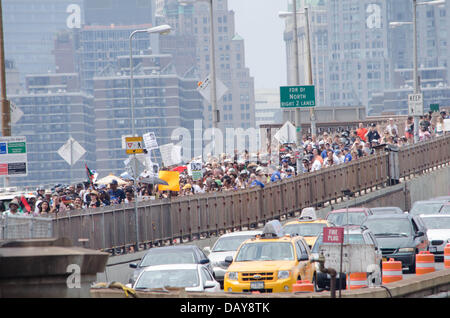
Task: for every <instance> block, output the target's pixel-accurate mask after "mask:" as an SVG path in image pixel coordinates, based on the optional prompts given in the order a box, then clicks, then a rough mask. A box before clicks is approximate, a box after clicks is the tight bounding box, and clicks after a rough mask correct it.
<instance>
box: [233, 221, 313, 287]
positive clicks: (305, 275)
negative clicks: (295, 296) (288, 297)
mask: <svg viewBox="0 0 450 318" xmlns="http://www.w3.org/2000/svg"><path fill="white" fill-rule="evenodd" d="M310 256H311V251H310V249H309V247H308V245H307V244H306V242H305V240H304V239H303V237H301V236H291V235H285V234H284V233H283V229H282V227H281V224H280V222H279V221H277V220H274V221H270V222H268V223H267V224H266V226H265V227H264V230H263V234H262V235H257V236H255V237H254V238H250V239H248V240H246V241H244V242H243V243H242V244H241V245H240V247H239V249H238V251H237V253H236V255H235V257H234V259H233V258H232V257H231V256H229V257H227V258H225V262H227V263H230V265H229V267H228V269H227V272H226V274H225V278H224V291H225V292H252V291H259V292H260V293H280V292H292V285H293V284H294V283H296V282H297V280H308V281H310V282H313V283H315V279H316V275H315V271H316V269H315V265H314V263H311V262H310V261H309V260H310ZM314 285H315V284H314Z"/></svg>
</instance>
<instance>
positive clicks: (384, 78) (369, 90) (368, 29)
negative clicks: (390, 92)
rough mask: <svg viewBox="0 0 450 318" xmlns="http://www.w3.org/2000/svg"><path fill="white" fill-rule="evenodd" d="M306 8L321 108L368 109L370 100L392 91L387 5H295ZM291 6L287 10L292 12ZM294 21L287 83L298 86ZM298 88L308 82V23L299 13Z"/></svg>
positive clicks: (303, 1)
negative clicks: (381, 93)
mask: <svg viewBox="0 0 450 318" xmlns="http://www.w3.org/2000/svg"><path fill="white" fill-rule="evenodd" d="M296 1H297V10H298V11H299V12H303V11H304V8H305V7H308V10H309V11H308V13H309V27H310V47H311V63H312V78H313V84H314V85H315V89H316V104H317V105H318V106H320V105H322V106H350V105H367V104H368V100H369V99H370V97H371V95H372V94H373V93H375V92H379V91H381V90H383V89H384V88H386V87H389V86H388V85H389V82H390V77H389V75H390V74H389V65H390V64H389V59H388V54H387V52H388V51H387V48H388V45H387V28H386V25H387V16H386V4H385V2H376V3H375V2H374V1H370V0H364V1H356V0H343V1H323V0H320V1H307V0H296ZM292 8H293V6H292V3H290V4H289V6H288V11H290V12H292V11H293V9H292ZM293 26H294V24H293V18H292V17H288V18H286V30H285V41H286V51H287V65H288V83H289V84H290V85H293V83H294V74H295V69H294V58H295V56H294V54H293V52H294V48H293V45H294V44H295V41H294V39H293V36H292V34H293ZM297 27H298V37H299V39H298V52H299V57H298V59H299V77H300V85H302V84H303V85H304V84H305V83H306V80H307V78H306V66H307V59H306V53H307V50H306V47H307V46H306V33H305V30H306V20H305V15H304V14H298V18H297Z"/></svg>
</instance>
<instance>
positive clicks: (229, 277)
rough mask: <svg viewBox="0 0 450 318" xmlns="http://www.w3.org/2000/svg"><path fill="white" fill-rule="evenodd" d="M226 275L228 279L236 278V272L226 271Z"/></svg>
mask: <svg viewBox="0 0 450 318" xmlns="http://www.w3.org/2000/svg"><path fill="white" fill-rule="evenodd" d="M227 275H228V279H229V280H238V273H237V272H228V273H227Z"/></svg>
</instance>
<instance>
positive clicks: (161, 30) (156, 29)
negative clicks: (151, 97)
mask: <svg viewBox="0 0 450 318" xmlns="http://www.w3.org/2000/svg"><path fill="white" fill-rule="evenodd" d="M171 30H172V27H171V26H170V25H167V24H163V25H159V26H156V27H153V28H148V29H142V30H135V31H133V32H131V34H130V105H131V134H132V135H133V137H134V136H136V128H135V123H134V79H133V68H134V66H133V45H132V44H133V43H132V42H133V36H134V35H135V34H137V33H149V34H152V33H159V34H168V33H169V32H170V31H171ZM137 177H138V173H137V160H136V154H134V186H135V188H136V189H135V191H134V217H135V219H136V222H135V224H136V247H135V250H136V251H138V250H139V218H138V211H137V187H136V184H137Z"/></svg>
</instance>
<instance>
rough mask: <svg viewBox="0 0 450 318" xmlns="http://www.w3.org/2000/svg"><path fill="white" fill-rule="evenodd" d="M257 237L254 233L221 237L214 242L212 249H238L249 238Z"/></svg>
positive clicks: (223, 250)
mask: <svg viewBox="0 0 450 318" xmlns="http://www.w3.org/2000/svg"><path fill="white" fill-rule="evenodd" d="M252 237H255V236H254V235H239V236H231V237H223V238H219V239H218V240H217V242H216V244H214V247H213V249H212V251H213V252H225V251H236V250H237V249H238V248H239V245H241V243H242V242H244V241H245V240H248V239H249V238H252Z"/></svg>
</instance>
